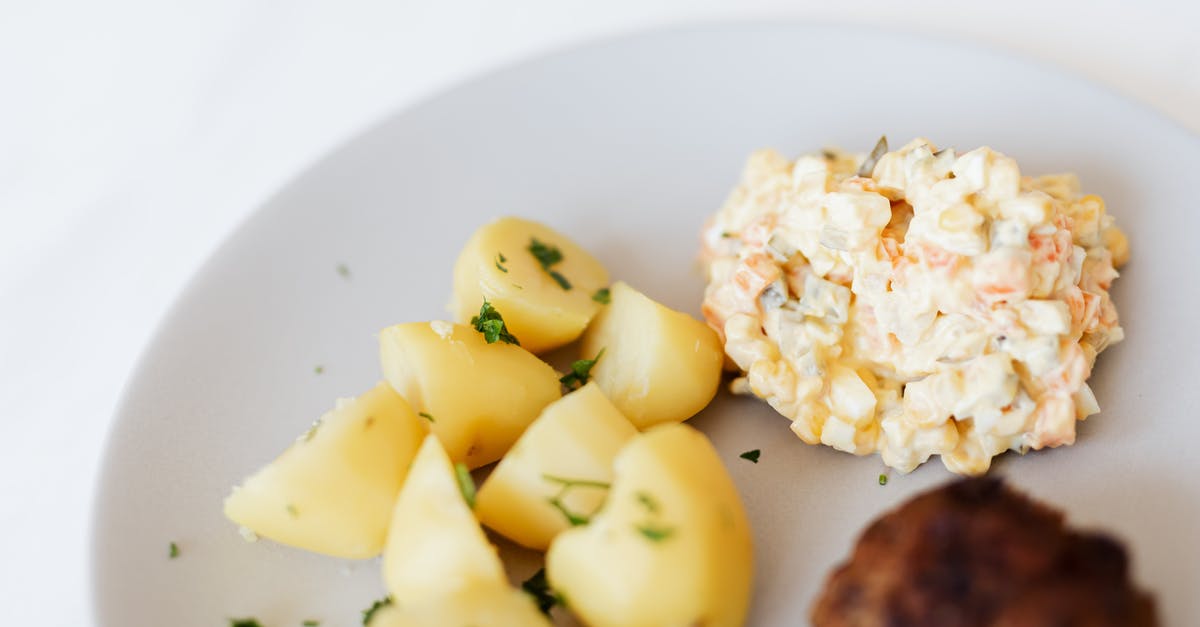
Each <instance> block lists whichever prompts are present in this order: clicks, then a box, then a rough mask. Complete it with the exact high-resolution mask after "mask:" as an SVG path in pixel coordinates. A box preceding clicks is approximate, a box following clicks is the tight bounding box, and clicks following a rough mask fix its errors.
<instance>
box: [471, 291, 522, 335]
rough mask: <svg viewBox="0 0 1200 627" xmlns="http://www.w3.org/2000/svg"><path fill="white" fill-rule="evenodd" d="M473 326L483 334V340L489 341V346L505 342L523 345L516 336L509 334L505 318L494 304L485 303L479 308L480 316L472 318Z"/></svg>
mask: <svg viewBox="0 0 1200 627" xmlns="http://www.w3.org/2000/svg"><path fill="white" fill-rule="evenodd" d="M471 326H473V327H475V330H476V331H479V332H480V333H482V334H483V339H485V340H487V343H488V344H495V343H496V342H505V343H508V344H516V345H517V346H520V345H521V342H519V341H518V340H517V338H516V336H515V335H513V334H512V333H509V332H508V326H506V325H505V324H504V318H503V317H502V316H501V315H500V312H499V311H496V308H495V307H492V304H491V303H489V302H487V301H486V300H485V301H483V305H482V306H481V307H480V308H479V315H478V316H473V317H472V318H471Z"/></svg>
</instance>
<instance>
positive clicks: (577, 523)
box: [546, 496, 592, 527]
mask: <svg viewBox="0 0 1200 627" xmlns="http://www.w3.org/2000/svg"><path fill="white" fill-rule="evenodd" d="M546 502H547V503H549V504H550V506H551V507H553V508H554V509H556V510H558V513H560V514H562V515H563V518H566V519H567V524H568V525H571V526H572V527H581V526H583V525H586V524H588V523H590V522H592V517H591V516H584V515H582V514H576V513H575V512H573V511H571V510H569V509H567V506H566V505H563V502H562V498H561V497H558V496H552V497H550V498H548V499H546Z"/></svg>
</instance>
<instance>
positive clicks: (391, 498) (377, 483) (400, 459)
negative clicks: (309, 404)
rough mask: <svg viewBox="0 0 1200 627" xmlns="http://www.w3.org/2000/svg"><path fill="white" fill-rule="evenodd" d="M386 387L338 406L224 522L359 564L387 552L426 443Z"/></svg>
mask: <svg viewBox="0 0 1200 627" xmlns="http://www.w3.org/2000/svg"><path fill="white" fill-rule="evenodd" d="M425 433H426V432H425V426H424V425H423V424H422V421H421V419H420V418H418V417H417V415H416V414H415V413H414V412H413V410H412V409H411V408H410V407H409V406H408V403H406V402H404V399H403V398H400V396H398V395H397V394H396V393H395V392H394V391H392V388H391V387H390V386H388V385H387V384H386V383H380V384H379V385H377V386H375V388H373V389H372V390H371V391H369V392H367V393H366V394H363V395H362V396H359V397H358V398H356V399H354V400H349V401H339V403H338V405H337V408H336V409H334V410H333V411H331V412H329V413H327V414H325V415H324V416H323V417H322V418H321V420H320V423H319V424H318V425H316V426H314V427H313V428H312V429H311V430H310V431H309V432H308V433H307V434H305V435H304V436H303V437H301V439H300V440H299V441H297V442H296V443H295V444H293V445H292V446H291V447H290V448H288V449H287V450H286V451H284V452H283V454H282V455H280V456H279V457H278V458H277V459H276V460H275V461H273V462H271V463H270V464H268V465H267V466H266V467H264V468H263V469H261V470H259V471H258V472H257V473H255V474H254V475H252V476H251V477H249V478H248V479H246V481H245V482H244V483H242V485H241V486H240V487H238V488H234V491H233V494H231V495H230V496H229V497H228V498H227V499H225V516H226V517H228V518H229V519H230V520H232V521H233V522H235V523H237V524H239V525H242V526H243V527H246V528H248V529H250V530H251V531H253V532H254V533H256V534H258V535H259V536H262V537H264V538H268V539H271V540H274V541H276V542H279V543H282V544H288V545H291V546H295V547H299V548H302V549H307V550H309V551H315V552H317V553H324V554H326V555H333V556H335V557H345V558H351V559H360V558H367V557H373V556H375V555H378V554H379V552H380V550H382V549H383V543H384V540H385V538H386V535H387V527H388V521H389V520H390V518H391V513H392V505H393V503H395V501H396V493H397V492H398V491H399V490H400V485H401V484H402V483H403V482H404V475H405V474H406V473H407V471H408V466H409V464H410V463H411V462H412V459H413V455H414V454H416V451H417V446H418V445H419V444H420V442H421V439H422V438H423V437H425Z"/></svg>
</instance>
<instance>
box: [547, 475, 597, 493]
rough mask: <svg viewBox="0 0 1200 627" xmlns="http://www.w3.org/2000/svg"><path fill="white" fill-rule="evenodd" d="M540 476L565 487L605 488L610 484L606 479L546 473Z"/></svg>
mask: <svg viewBox="0 0 1200 627" xmlns="http://www.w3.org/2000/svg"><path fill="white" fill-rule="evenodd" d="M542 478H543V479H545V480H546V481H549V482H550V483H557V484H559V485H561V486H563V487H565V488H575V487H580V488H603V489H606V490H607V489H608V488H609V487H611V484H610V483H608V482H607V481H596V480H594V479H567V478H565V477H558V476H555V475H547V474H543V475H542Z"/></svg>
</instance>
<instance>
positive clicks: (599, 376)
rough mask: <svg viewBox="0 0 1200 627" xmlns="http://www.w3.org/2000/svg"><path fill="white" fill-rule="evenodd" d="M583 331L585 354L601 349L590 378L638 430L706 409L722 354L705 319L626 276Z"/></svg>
mask: <svg viewBox="0 0 1200 627" xmlns="http://www.w3.org/2000/svg"><path fill="white" fill-rule="evenodd" d="M611 294H612V303H611V304H610V305H608V306H607V307H605V308H604V310H603V311H601V312H600V314H599V315H598V316H596V319H595V320H593V321H592V324H591V326H589V327H588V329H587V331H586V332H585V333H584V335H583V341H582V345H581V349H582V351H583V355H584V356H585V357H587V358H591V357H594V356H596V355H597V354H599V353H600V351H601V350H602V349H603V350H604V357H603V358H602V359H600V360H599V361H598V362H596V365H595V367H594V368H593V369H592V377H593V379H594V380H595V381H596V383H597V384H598V385H599V386H600V389H601V390H603V391H604V394H605V395H606V396H608V398H610V399H612V402H613V404H614V405H616V406H617V408H618V409H620V410H621V413H623V414H625V417H626V418H628V419H629V421H630V422H632V423H633V424H634V426H636V427H637V428H638V429H646V428H647V427H650V426H653V425H656V424H659V423H664V422H681V421H684V420H687V419H688V418H691V417H692V416H693V415H695V414H696V413H697V412H699V411H700V410H701V409H704V407H705V406H706V405H708V403H709V401H711V400H712V398H713V396H714V395H715V394H716V393H717V386H718V385H719V384H720V382H721V366H722V364H723V361H724V353H723V352H722V349H721V340H720V339H719V338H718V337H717V334H716V333H714V332H713V330H712V329H710V328H708V325H706V324H704V323H703V322H700V321H699V320H696V319H695V318H692V317H691V316H689V315H687V314H685V313H681V312H678V311H674V310H672V309H669V308H667V307H665V306H663V305H661V304H659V303H657V302H655V301H653V300H651V299H650V298H648V297H646V296H645V295H643V294H642V293H640V292H638V291H637V290H635V289H633V288H632V287H629V285H627V284H625V283H624V282H618V283H616V284H615V285H613V287H612V291H611Z"/></svg>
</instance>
